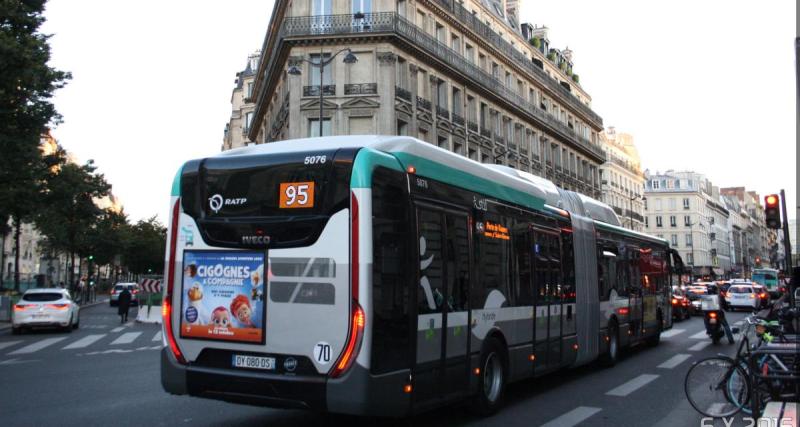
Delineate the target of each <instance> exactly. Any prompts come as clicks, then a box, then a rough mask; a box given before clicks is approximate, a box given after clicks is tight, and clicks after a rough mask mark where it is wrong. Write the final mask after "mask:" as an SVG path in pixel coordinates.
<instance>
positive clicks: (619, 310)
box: [617, 307, 630, 316]
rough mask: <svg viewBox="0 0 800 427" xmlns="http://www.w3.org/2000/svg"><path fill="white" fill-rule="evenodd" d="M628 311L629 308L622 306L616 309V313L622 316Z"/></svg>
mask: <svg viewBox="0 0 800 427" xmlns="http://www.w3.org/2000/svg"><path fill="white" fill-rule="evenodd" d="M629 311H630V310H629V309H628V307H622V308H618V309H617V313H618V314H620V315H622V316H624V315H626V314H628V312H629Z"/></svg>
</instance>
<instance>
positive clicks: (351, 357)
mask: <svg viewBox="0 0 800 427" xmlns="http://www.w3.org/2000/svg"><path fill="white" fill-rule="evenodd" d="M353 306H354V307H355V309H354V310H353V321H352V324H351V325H350V335H349V336H348V337H347V346H346V347H345V349H344V352H343V353H342V356H341V357H339V360H337V361H336V365H334V368H333V371H332V372H331V377H333V378H339V377H340V376H342V374H344V373H345V372H347V370H348V369H350V367H351V366H352V365H353V362H355V360H356V357H357V356H358V351H359V350H360V349H361V341H362V339H363V338H364V325H365V324H366V320H365V318H364V310H362V309H361V306H360V305H358V302H356V301H353Z"/></svg>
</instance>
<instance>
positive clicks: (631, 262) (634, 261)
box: [628, 247, 644, 296]
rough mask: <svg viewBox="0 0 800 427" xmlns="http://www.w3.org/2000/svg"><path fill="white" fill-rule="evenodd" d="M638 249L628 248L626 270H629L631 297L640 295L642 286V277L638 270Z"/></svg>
mask: <svg viewBox="0 0 800 427" xmlns="http://www.w3.org/2000/svg"><path fill="white" fill-rule="evenodd" d="M640 255H641V254H640V253H639V248H636V247H633V248H628V268H629V270H630V278H629V280H630V282H629V283H630V290H631V294H632V295H638V296H641V295H642V285H643V283H642V282H643V281H644V277H642V274H641V271H640V269H639V256H640Z"/></svg>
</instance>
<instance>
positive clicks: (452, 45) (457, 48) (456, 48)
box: [450, 34, 461, 53]
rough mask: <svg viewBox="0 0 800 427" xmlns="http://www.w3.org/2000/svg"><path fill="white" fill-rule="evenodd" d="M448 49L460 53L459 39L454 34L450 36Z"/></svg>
mask: <svg viewBox="0 0 800 427" xmlns="http://www.w3.org/2000/svg"><path fill="white" fill-rule="evenodd" d="M450 49H453V50H454V51H456V52H458V53H461V39H460V38H459V37H458V36H457V35H455V34H451V35H450Z"/></svg>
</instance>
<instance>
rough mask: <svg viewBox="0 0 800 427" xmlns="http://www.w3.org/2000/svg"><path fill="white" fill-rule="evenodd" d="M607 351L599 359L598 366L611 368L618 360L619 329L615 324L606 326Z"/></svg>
mask: <svg viewBox="0 0 800 427" xmlns="http://www.w3.org/2000/svg"><path fill="white" fill-rule="evenodd" d="M607 338H608V351H606V353H605V354H604V355H602V356H601V357H600V364H601V365H603V366H605V367H609V368H610V367H612V366H614V365H616V364H617V361H618V360H619V329H618V328H617V324H616V323H611V324H609V325H608V336H607Z"/></svg>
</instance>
